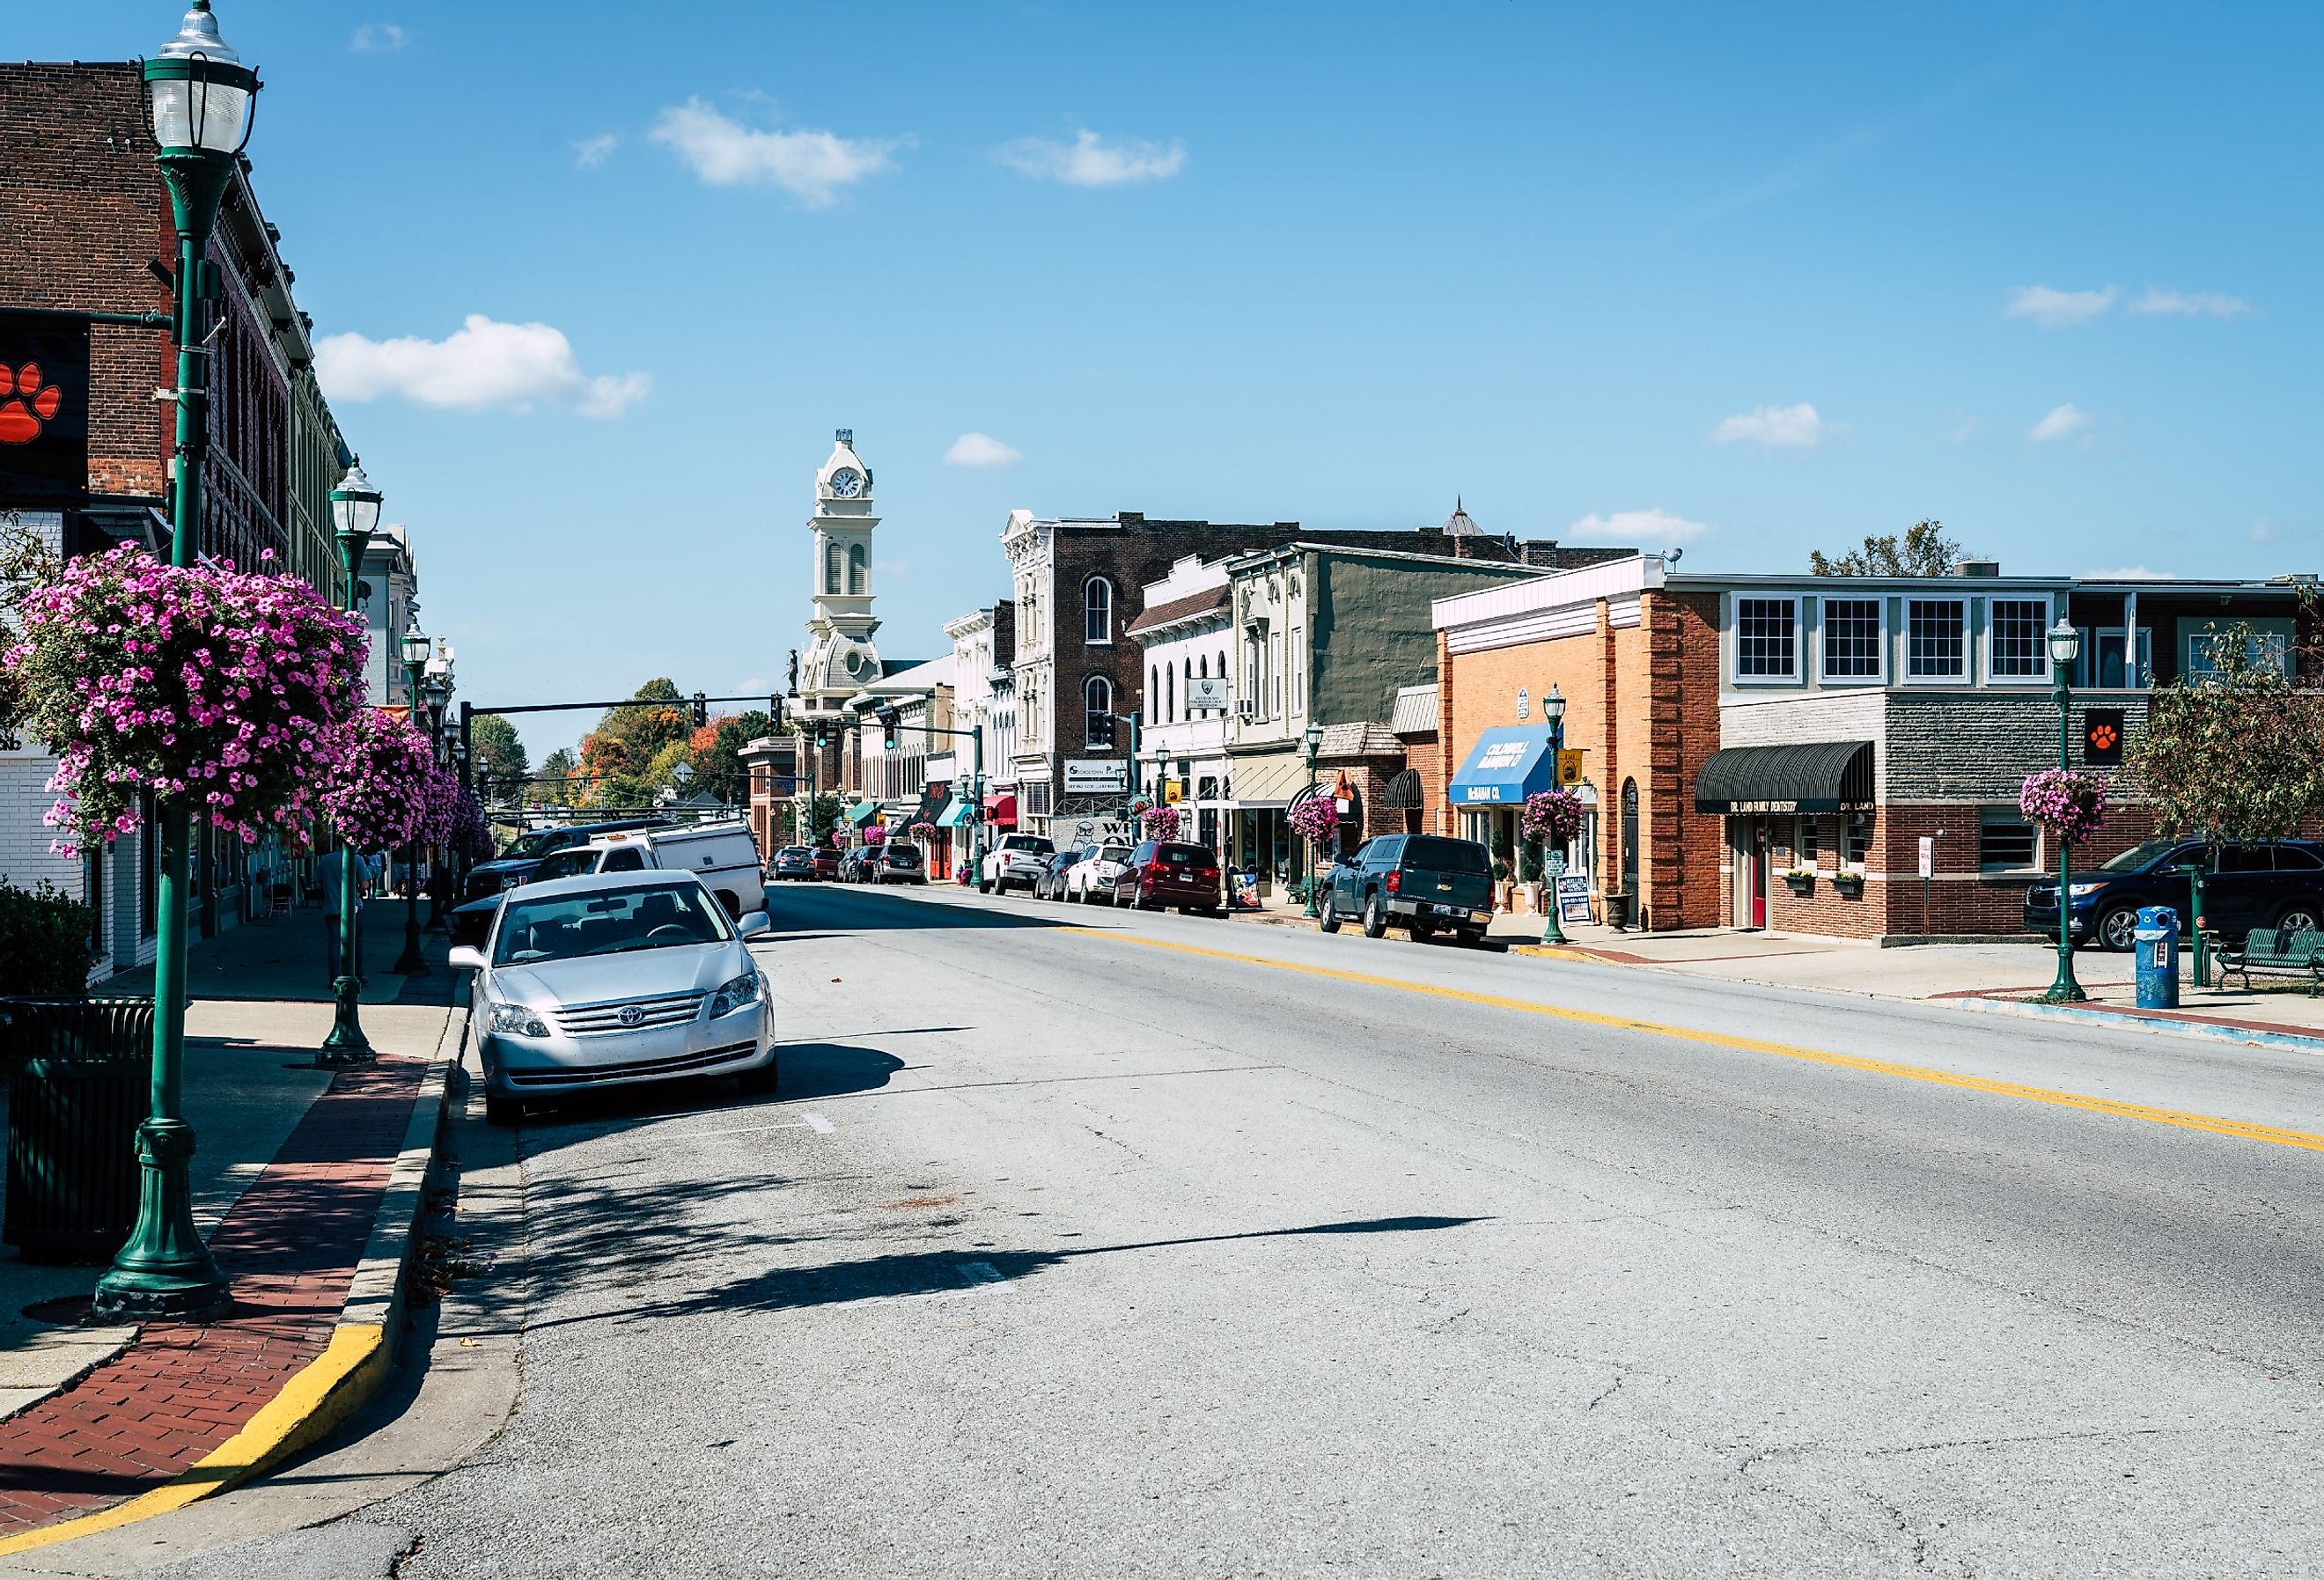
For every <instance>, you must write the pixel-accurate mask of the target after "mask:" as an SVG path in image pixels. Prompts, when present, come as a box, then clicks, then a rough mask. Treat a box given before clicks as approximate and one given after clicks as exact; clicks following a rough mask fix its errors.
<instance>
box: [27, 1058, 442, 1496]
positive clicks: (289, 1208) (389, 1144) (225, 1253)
mask: <svg viewBox="0 0 2324 1580" xmlns="http://www.w3.org/2000/svg"><path fill="white" fill-rule="evenodd" d="M427 1068H428V1061H427V1060H425V1059H414V1058H388V1059H384V1060H383V1061H382V1062H381V1063H380V1064H379V1065H378V1066H377V1067H374V1068H372V1069H368V1070H349V1071H345V1072H342V1073H341V1074H340V1075H339V1076H337V1077H336V1078H335V1079H334V1080H333V1081H332V1083H331V1085H330V1087H329V1088H328V1089H327V1091H325V1092H324V1094H323V1095H321V1096H320V1097H318V1098H317V1099H316V1100H315V1103H314V1104H313V1106H312V1107H310V1108H309V1109H308V1111H307V1113H306V1115H305V1117H304V1118H302V1119H301V1120H300V1122H299V1123H298V1125H297V1127H296V1128H295V1129H293V1130H292V1131H291V1134H290V1137H289V1138H288V1139H287V1140H286V1141H284V1142H283V1144H282V1147H281V1150H280V1151H278V1152H277V1153H276V1154H275V1157H274V1160H273V1161H272V1163H270V1164H268V1165H267V1168H266V1171H265V1172H264V1173H263V1174H262V1175H261V1176H260V1177H259V1178H258V1179H257V1180H256V1181H255V1182H254V1183H253V1184H252V1185H251V1187H250V1188H249V1189H248V1190H247V1191H245V1192H244V1194H243V1196H242V1198H241V1199H240V1200H239V1201H237V1202H236V1203H235V1206H234V1209H233V1211H231V1212H230V1213H228V1214H227V1215H226V1221H225V1222H224V1223H223V1224H220V1225H219V1226H218V1230H217V1234H215V1235H214V1236H212V1238H211V1242H210V1249H211V1251H212V1252H213V1253H214V1254H215V1255H216V1256H217V1259H218V1262H219V1264H220V1265H221V1266H222V1267H224V1268H225V1270H226V1274H227V1276H228V1277H229V1278H230V1279H231V1280H233V1283H234V1294H235V1306H234V1310H233V1312H232V1314H231V1315H230V1316H228V1317H226V1319H225V1320H224V1321H222V1322H218V1323H216V1324H214V1325H211V1326H207V1327H205V1326H198V1325H192V1324H184V1323H153V1324H149V1325H148V1326H146V1327H145V1328H144V1329H143V1331H142V1332H141V1333H140V1334H139V1335H138V1338H137V1342H136V1343H135V1344H133V1345H131V1346H130V1348H128V1349H127V1350H125V1351H124V1352H123V1353H122V1354H120V1355H118V1356H116V1357H115V1359H113V1360H112V1361H110V1362H108V1363H106V1364H105V1365H103V1366H100V1367H98V1368H97V1370H96V1371H94V1372H90V1373H89V1375H88V1377H86V1378H84V1379H82V1380H81V1381H80V1382H79V1383H78V1384H76V1385H75V1386H74V1387H72V1388H70V1389H68V1390H66V1391H64V1392H62V1393H59V1394H55V1395H53V1396H51V1397H50V1398H48V1399H45V1400H42V1401H41V1402H40V1403H38V1404H36V1405H34V1406H32V1408H31V1409H27V1410H25V1411H23V1413H22V1414H19V1415H16V1416H13V1417H10V1418H8V1419H7V1420H6V1421H5V1422H0V1537H6V1536H11V1535H14V1534H15V1533H16V1532H18V1531H21V1530H26V1529H32V1528H33V1527H36V1526H42V1525H47V1524H49V1523H51V1522H52V1521H54V1520H61V1519H67V1518H70V1517H72V1516H76V1515H81V1514H88V1513H90V1512H92V1511H96V1510H98V1509H102V1508H105V1507H106V1506H108V1505H110V1504H113V1503H116V1502H120V1501H124V1500H125V1499H128V1498H134V1497H135V1496H137V1495H138V1494H139V1493H141V1492H151V1491H152V1489H153V1488H155V1487H157V1486H160V1485H161V1484H162V1483H165V1482H167V1481H169V1480H170V1479H171V1478H172V1477H174V1476H176V1475H177V1474H179V1473H180V1472H181V1471H184V1470H185V1469H186V1468H187V1467H188V1466H189V1465H193V1464H194V1463H195V1462H196V1461H198V1460H199V1459H201V1458H202V1457H203V1456H204V1455H208V1453H209V1452H210V1451H211V1450H213V1449H215V1448H216V1447H217V1446H218V1445H219V1444H221V1443H223V1442H225V1441H226V1439H227V1438H228V1437H232V1436H233V1435H234V1434H235V1432H236V1431H237V1430H239V1429H240V1428H241V1427H242V1426H243V1425H244V1422H246V1421H248V1420H249V1419H250V1418H251V1417H252V1416H254V1415H255V1414H257V1412H258V1410H259V1408H260V1407H261V1406H263V1405H264V1404H265V1403H266V1402H267V1401H268V1400H271V1399H272V1398H273V1397H274V1396H275V1395H276V1394H277V1393H279V1392H280V1391H281V1389H282V1386H283V1384H284V1383H286V1382H287V1381H290V1379H291V1377H292V1376H294V1375H295V1374H297V1372H299V1371H300V1368H302V1367H304V1366H305V1365H306V1364H307V1363H309V1362H310V1361H312V1360H313V1359H314V1358H315V1357H316V1356H317V1355H319V1354H322V1352H323V1349H324V1346H325V1345H326V1344H328V1343H329V1342H330V1337H331V1331H332V1328H333V1326H335V1325H336V1323H337V1320H338V1316H339V1312H340V1309H341V1307H343V1306H344V1305H345V1304H346V1294H347V1286H348V1283H349V1281H350V1280H351V1279H352V1278H353V1277H354V1274H355V1264H356V1263H357V1262H358V1261H361V1260H362V1259H363V1253H364V1246H365V1245H366V1244H367V1243H368V1242H369V1240H370V1238H371V1232H372V1224H373V1220H374V1217H375V1215H376V1214H377V1211H378V1207H379V1203H380V1198H381V1196H382V1193H383V1191H384V1189H385V1187H386V1185H387V1178H388V1170H389V1169H390V1167H391V1166H392V1164H393V1162H394V1161H395V1158H396V1154H397V1152H398V1151H399V1150H401V1147H402V1145H403V1140H404V1132H405V1128H406V1126H407V1124H408V1123H409V1122H410V1115H411V1108H412V1104H413V1102H414V1100H415V1099H416V1098H417V1097H418V1095H419V1093H420V1080H421V1077H422V1076H424V1075H425V1074H426V1072H427Z"/></svg>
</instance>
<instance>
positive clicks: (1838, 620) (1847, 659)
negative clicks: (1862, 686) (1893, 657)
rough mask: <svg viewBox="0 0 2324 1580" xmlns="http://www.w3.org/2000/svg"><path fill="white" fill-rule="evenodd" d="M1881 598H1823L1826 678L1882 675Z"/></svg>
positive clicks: (1868, 677) (1857, 678)
mask: <svg viewBox="0 0 2324 1580" xmlns="http://www.w3.org/2000/svg"><path fill="white" fill-rule="evenodd" d="M1880 645H1881V644H1880V600H1879V599H1877V598H1826V599H1825V600H1824V601H1823V674H1824V679H1827V680H1877V679H1880V671H1881V669H1882V664H1881V661H1880Z"/></svg>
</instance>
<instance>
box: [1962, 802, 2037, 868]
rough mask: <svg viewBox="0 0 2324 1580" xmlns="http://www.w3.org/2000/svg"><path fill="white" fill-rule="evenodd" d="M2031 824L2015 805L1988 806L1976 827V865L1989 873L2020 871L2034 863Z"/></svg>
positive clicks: (2034, 846)
mask: <svg viewBox="0 0 2324 1580" xmlns="http://www.w3.org/2000/svg"><path fill="white" fill-rule="evenodd" d="M2037 848H2038V847H2037V845H2036V844H2035V841H2034V836H2033V824H2031V823H2028V822H2027V821H2026V820H2025V819H2024V817H2023V816H2022V815H2020V814H2019V812H2018V810H2017V808H2015V807H1987V808H1986V809H1985V812H1984V816H1983V817H1982V818H1980V819H1979V820H1978V829H1977V864H1978V867H1979V868H1981V869H1982V870H1984V871H1986V872H1988V873H2008V872H2023V871H2025V870H2026V869H2028V868H2031V867H2033V866H2034V865H2035V864H2036V863H2035V859H2034V858H2035V853H2036V850H2037Z"/></svg>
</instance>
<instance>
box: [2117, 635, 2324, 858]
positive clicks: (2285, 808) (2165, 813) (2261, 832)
mask: <svg viewBox="0 0 2324 1580" xmlns="http://www.w3.org/2000/svg"><path fill="white" fill-rule="evenodd" d="M2303 603H2305V600H2303ZM2306 613H2307V611H2306V609H2305V608H2304V607H2303V609H2302V615H2303V618H2302V620H2301V622H2300V624H2302V625H2305V624H2306V620H2305V618H2304V616H2305V614H2306ZM2207 640H2208V644H2209V652H2210V662H2211V668H2209V670H2205V671H2203V672H2201V673H2199V674H2196V675H2192V676H2190V675H2185V674H2182V675H2181V676H2179V677H2178V678H2177V679H2174V680H2172V682H2171V683H2170V684H2169V685H2166V686H2158V687H2156V688H2154V689H2153V691H2152V692H2151V693H2150V694H2149V695H2148V698H2147V708H2146V722H2145V723H2144V724H2143V725H2140V726H2139V727H2138V728H2137V729H2135V730H2134V731H2133V732H2132V733H2131V737H2130V740H2129V742H2128V744H2126V747H2125V748H2124V752H2123V761H2124V762H2125V764H2126V766H2127V767H2128V768H2129V770H2130V772H2131V776H2132V778H2133V779H2134V780H2135V781H2136V783H2137V785H2138V790H2139V794H2140V796H2141V797H2142V798H2143V799H2144V800H2145V801H2146V803H2147V804H2148V805H2149V806H2151V807H2153V808H2154V821H2155V825H2156V827H2158V829H2160V831H2161V832H2163V834H2165V835H2169V836H2175V837H2181V838H2188V837H2199V838H2202V839H2205V840H2209V841H2211V842H2213V843H2215V844H2216V843H2220V842H2233V841H2236V840H2245V839H2288V838H2291V837H2292V836H2294V835H2296V834H2298V833H2299V831H2300V826H2301V823H2302V822H2303V821H2305V820H2306V819H2307V818H2310V817H2313V816H2315V815H2316V814H2317V813H2319V812H2324V693H2319V692H2317V691H2313V690H2301V689H2298V688H2295V686H2294V684H2293V682H2292V679H2290V678H2289V677H2287V676H2286V675H2285V674H2284V672H2283V671H2284V670H2285V669H2286V668H2287V667H2289V668H2292V669H2293V670H2294V673H2299V672H2301V669H2304V668H2307V667H2308V666H2305V665H2299V664H2295V665H2292V666H2287V665H2284V664H2282V663H2280V662H2277V661H2276V659H2277V656H2278V655H2277V654H2276V653H2274V652H2273V651H2271V650H2269V649H2268V647H2267V645H2266V642H2267V639H2265V638H2263V637H2261V636H2260V635H2259V634H2258V633H2255V631H2254V630H2253V629H2252V627H2250V626H2248V625H2246V624H2242V623H2241V622H2236V623H2234V624H2227V625H2221V626H2213V627H2211V628H2210V633H2209V637H2208V639H2207Z"/></svg>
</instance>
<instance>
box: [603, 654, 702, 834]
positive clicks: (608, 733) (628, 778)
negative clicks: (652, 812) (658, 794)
mask: <svg viewBox="0 0 2324 1580" xmlns="http://www.w3.org/2000/svg"><path fill="white" fill-rule="evenodd" d="M630 696H631V697H632V698H633V699H634V701H635V702H636V703H640V704H644V705H646V706H642V707H640V706H632V704H626V703H625V704H623V705H622V706H621V707H613V708H608V709H607V710H606V713H605V717H604V722H603V723H602V724H600V725H598V726H597V727H596V728H595V729H594V730H592V731H591V732H590V733H589V734H588V735H585V736H583V737H582V740H581V772H582V773H583V775H584V777H585V780H586V782H585V783H584V784H583V785H582V786H581V797H580V799H581V804H582V805H585V806H592V807H641V806H647V805H650V803H651V801H652V799H653V797H652V793H651V792H652V789H653V787H652V785H651V784H650V781H649V780H648V778H647V773H648V770H649V768H650V765H651V764H652V762H653V761H654V758H655V756H656V754H657V753H659V752H660V751H661V750H662V748H664V747H665V746H668V745H669V744H671V743H673V742H676V743H678V744H684V742H685V740H686V738H687V735H690V734H692V733H693V731H692V726H691V725H688V724H687V718H686V707H685V701H684V699H683V698H680V697H679V696H678V687H677V686H676V684H674V683H673V682H672V681H671V680H670V679H669V678H668V677H666V676H660V675H657V676H656V677H654V679H650V680H649V681H647V682H646V683H645V684H644V685H642V686H641V687H639V688H637V689H636V690H635V691H632V693H630Z"/></svg>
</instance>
